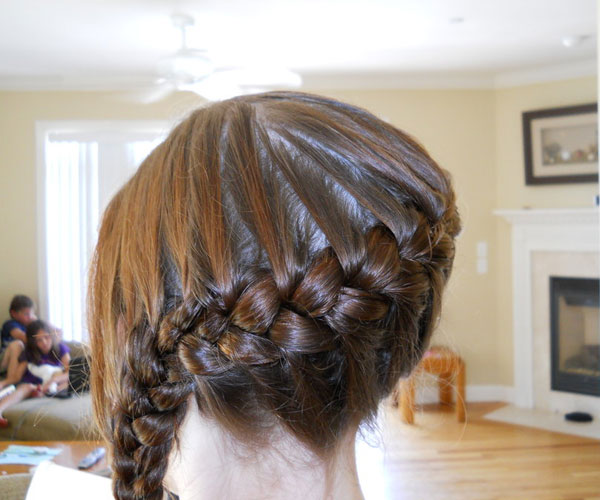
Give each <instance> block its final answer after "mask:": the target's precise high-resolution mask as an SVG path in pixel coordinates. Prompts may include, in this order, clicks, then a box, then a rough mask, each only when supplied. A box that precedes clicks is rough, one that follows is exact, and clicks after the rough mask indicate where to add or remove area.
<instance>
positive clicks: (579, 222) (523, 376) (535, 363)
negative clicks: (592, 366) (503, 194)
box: [496, 208, 600, 420]
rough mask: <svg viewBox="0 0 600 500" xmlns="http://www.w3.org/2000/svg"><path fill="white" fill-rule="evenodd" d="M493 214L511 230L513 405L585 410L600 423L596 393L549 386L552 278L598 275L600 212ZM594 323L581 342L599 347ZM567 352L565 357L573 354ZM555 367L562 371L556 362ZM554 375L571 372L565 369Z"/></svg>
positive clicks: (595, 276) (506, 211)
mask: <svg viewBox="0 0 600 500" xmlns="http://www.w3.org/2000/svg"><path fill="white" fill-rule="evenodd" d="M496 214H498V215H501V216H502V217H503V218H505V219H506V220H508V221H509V222H510V223H511V226H512V228H511V232H512V235H511V240H512V247H513V248H512V274H513V279H512V282H513V352H514V399H513V401H514V403H515V405H516V406H517V407H520V408H535V409H536V410H541V411H547V412H552V413H562V414H565V413H569V412H573V411H583V412H587V413H590V414H592V415H594V416H595V417H596V418H597V419H598V420H600V397H599V395H598V394H595V395H592V394H589V393H581V392H570V390H569V392H567V389H561V390H556V389H553V388H552V385H553V383H552V380H551V379H552V357H553V356H552V348H551V333H550V332H551V313H550V310H551V301H552V299H551V294H550V278H551V277H561V276H562V277H577V278H583V279H590V278H594V279H598V278H599V277H600V253H599V252H598V249H599V248H600V230H599V229H600V224H599V223H600V220H599V219H600V217H599V214H600V211H599V209H598V208H571V209H566V208H565V209H529V210H502V211H497V212H496ZM579 321H580V322H581V321H584V320H582V319H580V320H579ZM587 321H589V322H590V323H593V320H592V319H589V318H588V319H587ZM596 325H597V326H596V329H595V332H596V333H595V338H596V341H593V340H590V339H586V340H585V341H584V342H583V343H584V344H586V343H587V344H590V345H593V344H598V343H599V340H598V337H599V336H600V335H599V332H598V323H596ZM584 338H585V337H584ZM573 349H575V348H573ZM580 349H581V347H580ZM589 350H592V351H593V348H592V347H590V348H589ZM584 351H585V349H584ZM569 354H570V355H569V356H568V357H569V358H572V357H574V356H576V354H574V353H569ZM559 361H560V359H559ZM563 361H566V360H563ZM572 361H575V360H572ZM555 365H556V366H558V367H560V363H558V364H557V363H555ZM569 367H571V363H569ZM558 371H559V372H567V374H569V373H568V369H563V370H558ZM572 371H574V370H572ZM591 383H592V384H593V382H591ZM597 384H600V381H597Z"/></svg>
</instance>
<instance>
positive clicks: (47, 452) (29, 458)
mask: <svg viewBox="0 0 600 500" xmlns="http://www.w3.org/2000/svg"><path fill="white" fill-rule="evenodd" d="M61 451H62V450H61V449H60V448H47V447H46V446H21V445H16V444H11V445H10V446H9V447H8V448H6V450H4V451H3V452H2V453H0V464H19V465H39V464H41V463H42V462H43V461H45V460H52V459H53V458H54V457H55V456H56V455H58V454H59V453H60V452H61Z"/></svg>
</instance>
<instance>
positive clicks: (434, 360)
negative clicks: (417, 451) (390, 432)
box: [393, 346, 466, 424]
mask: <svg viewBox="0 0 600 500" xmlns="http://www.w3.org/2000/svg"><path fill="white" fill-rule="evenodd" d="M423 372H426V373H432V374H434V375H437V377H438V383H439V391H440V402H441V403H442V404H447V405H451V404H452V389H453V387H454V389H455V391H456V418H457V420H458V421H459V422H464V421H465V404H466V402H465V363H464V361H463V360H462V359H461V358H460V356H459V355H458V354H456V353H455V352H454V351H452V350H451V349H449V348H447V347H443V346H432V347H431V348H429V349H428V350H427V351H426V352H425V354H424V356H423V359H422V360H421V362H420V363H419V364H418V365H417V367H416V368H415V370H414V371H413V373H411V375H410V377H408V378H406V379H402V380H400V382H399V384H398V387H397V389H396V390H395V391H394V395H393V400H394V402H395V403H398V396H399V398H400V401H399V406H400V411H401V413H402V419H403V420H404V421H405V422H406V423H407V424H412V423H413V422H414V408H415V378H416V377H417V376H418V375H419V374H420V373H423Z"/></svg>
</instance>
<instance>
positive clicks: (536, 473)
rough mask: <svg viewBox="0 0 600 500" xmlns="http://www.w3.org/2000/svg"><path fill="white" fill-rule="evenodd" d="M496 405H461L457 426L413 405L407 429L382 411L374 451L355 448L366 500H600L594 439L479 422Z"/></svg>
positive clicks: (599, 452)
mask: <svg viewBox="0 0 600 500" xmlns="http://www.w3.org/2000/svg"><path fill="white" fill-rule="evenodd" d="M504 404H505V403H473V404H469V405H468V406H467V422H466V423H464V424H461V423H458V422H457V421H456V419H455V415H454V413H453V412H452V409H451V408H449V407H442V406H441V405H426V406H425V407H422V408H419V407H417V411H416V412H415V424H414V425H407V424H404V423H402V421H401V419H400V414H399V411H398V409H397V408H393V407H391V406H386V407H385V410H384V411H382V414H381V416H380V422H379V426H380V429H379V431H378V432H377V433H375V434H372V433H369V434H368V435H367V436H366V440H367V441H368V442H371V443H372V444H377V445H378V446H377V447H376V448H373V447H370V446H368V445H366V444H364V443H362V444H361V443H359V444H358V446H357V463H358V467H359V476H360V479H361V486H362V489H363V492H364V494H365V498H366V500H380V499H388V500H425V499H448V500H453V499H461V500H462V499H468V500H471V499H473V500H479V499H481V500H484V499H503V500H508V499H564V500H576V499H577V500H578V499H600V440H594V439H588V438H582V437H576V436H571V435H567V434H558V433H554V432H549V431H544V430H538V429H533V428H529V427H521V426H516V425H510V424H504V423H499V422H494V421H491V420H486V419H484V418H483V416H484V415H485V414H487V413H489V412H491V411H494V410H496V409H498V408H500V407H502V406H504ZM377 441H379V442H377Z"/></svg>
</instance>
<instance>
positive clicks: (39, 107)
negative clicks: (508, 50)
mask: <svg viewBox="0 0 600 500" xmlns="http://www.w3.org/2000/svg"><path fill="white" fill-rule="evenodd" d="M594 85H595V79H592V78H590V79H583V80H581V81H577V82H567V83H564V84H549V85H547V86H541V87H540V88H543V89H544V91H545V95H546V97H547V98H548V101H552V98H553V96H554V98H556V94H558V95H559V96H560V99H563V100H564V103H565V104H570V103H575V102H585V101H587V100H590V101H591V100H595V95H591V93H590V92H588V90H587V89H588V87H593V88H594V89H595V87H594ZM528 89H529V88H522V89H510V90H499V91H493V90H383V91H375V90H369V91H366V90H365V91H362V90H361V91H323V92H322V93H324V94H328V95H331V96H333V97H336V98H339V99H342V100H346V101H349V102H352V103H354V104H357V105H359V106H362V107H365V108H367V109H369V110H370V111H372V112H374V113H375V114H377V115H378V116H380V117H382V118H385V119H387V120H388V121H390V122H391V123H393V124H394V125H396V126H398V127H400V128H402V129H404V130H405V131H407V132H409V133H410V134H412V135H414V136H415V137H416V138H418V139H419V141H420V142H422V143H423V144H424V145H425V147H426V148H427V149H428V150H429V152H430V153H431V155H432V156H433V157H434V158H435V159H436V160H437V161H438V162H439V163H440V164H441V165H442V166H443V167H444V168H446V169H448V170H449V171H450V172H451V173H452V176H453V178H454V184H455V187H456V190H457V195H458V201H459V208H460V212H461V216H462V219H463V225H464V230H463V232H462V234H461V235H460V237H459V241H458V246H457V257H456V264H455V270H454V273H453V277H452V280H451V283H450V285H449V287H448V290H447V294H446V305H445V311H444V316H443V320H442V322H441V324H440V328H439V329H438V332H437V333H436V339H435V340H436V341H439V342H444V343H447V344H452V345H454V346H455V347H456V348H458V349H459V350H460V351H461V352H462V354H463V356H464V357H465V358H466V360H467V367H468V383H469V384H511V383H512V342H511V340H512V336H511V334H510V331H511V330H510V319H509V318H508V319H507V318H506V317H505V316H503V315H510V314H511V311H510V308H509V309H507V307H506V306H507V305H509V304H510V300H511V299H510V283H509V284H508V285H507V284H506V276H502V275H501V274H502V273H504V275H506V274H507V272H506V266H507V265H510V263H509V262H508V263H507V259H506V258H505V257H506V248H509V249H510V247H506V245H507V244H508V243H507V242H506V241H503V240H502V239H500V240H499V238H506V235H504V234H503V232H502V228H501V227H500V222H499V221H497V220H496V218H495V217H493V216H492V215H491V214H492V211H493V209H494V208H497V207H503V208H506V207H515V206H521V205H523V204H532V205H533V206H563V205H564V204H567V205H573V206H574V203H573V201H572V200H575V199H578V198H579V197H582V196H583V194H584V193H585V195H586V196H587V195H588V194H589V195H590V196H587V198H591V193H592V192H593V190H594V188H593V187H591V186H585V187H583V188H581V187H574V186H571V187H568V188H566V189H567V192H568V193H569V194H564V193H565V191H564V189H561V188H556V187H554V188H550V189H549V191H545V193H548V194H543V193H542V191H539V192H540V193H542V194H537V193H538V191H537V190H538V189H542V190H546V189H548V188H534V189H535V190H536V191H534V192H533V194H532V193H531V192H530V191H531V189H530V188H525V187H524V181H523V176H522V169H523V165H522V159H521V142H520V113H521V111H522V110H523V109H531V108H535V107H546V106H552V105H554V104H556V103H555V102H542V101H543V99H540V97H541V95H542V92H541V91H540V90H538V91H536V90H535V89H534V90H533V91H530V90H528ZM586 92H587V93H586ZM580 94H582V95H580ZM117 97H118V95H116V94H111V93H85V92H79V93H76V92H23V93H17V92H0V151H1V152H2V155H1V157H0V179H1V181H2V186H3V189H2V196H1V197H0V213H2V214H3V215H2V217H1V218H0V234H1V235H2V248H3V251H2V259H0V276H1V277H2V281H1V282H0V308H5V307H6V306H7V304H8V301H9V300H10V297H11V295H12V294H13V293H14V292H16V291H22V292H24V293H27V294H30V295H31V296H32V297H34V298H36V299H37V290H38V285H37V251H36V248H37V244H38V243H37V240H36V206H35V196H36V187H35V182H36V167H35V121H36V120H61V119H64V120H75V119H103V120H106V119H166V120H169V121H175V120H177V119H178V118H179V117H180V116H182V115H183V114H184V113H185V112H186V111H187V110H189V109H191V108H192V107H193V106H195V105H197V104H198V103H199V102H200V101H199V100H197V99H195V98H194V97H191V96H190V95H188V94H180V95H177V96H174V97H173V98H171V99H170V100H168V101H166V102H161V103H157V104H154V105H151V106H148V105H136V104H132V103H127V102H126V101H123V100H118V99H117ZM530 103H531V104H530ZM558 104H562V102H559V103H558ZM515 128H516V130H513V129H515ZM500 150H501V151H500ZM503 169H508V170H506V172H509V171H510V177H507V173H506V172H503V171H502V170H503ZM500 186H501V187H500ZM505 191H506V192H505ZM556 195H558V196H559V198H556V197H554V198H553V196H556ZM553 200H557V201H553ZM510 203H514V205H511V204H510ZM536 203H537V204H538V205H536ZM553 203H558V205H553ZM561 203H562V205H561ZM581 205H585V203H583V202H582V203H581ZM17 213H18V214H19V215H18V216H17V215H16V214H17ZM478 241H486V242H488V244H489V259H490V260H489V262H490V264H489V269H490V270H489V272H488V273H487V274H483V275H479V274H477V273H476V267H475V265H476V255H475V248H476V243H477V242H478ZM498 241H503V244H502V245H499V244H498ZM505 247H506V248H505ZM499 283H502V286H499ZM507 293H508V295H509V296H508V297H506V294H507ZM0 310H1V309H0ZM3 317H4V315H0V318H3ZM507 321H508V323H507ZM507 324H508V326H509V328H508V329H507V328H506V325H507ZM500 332H502V334H500Z"/></svg>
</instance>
